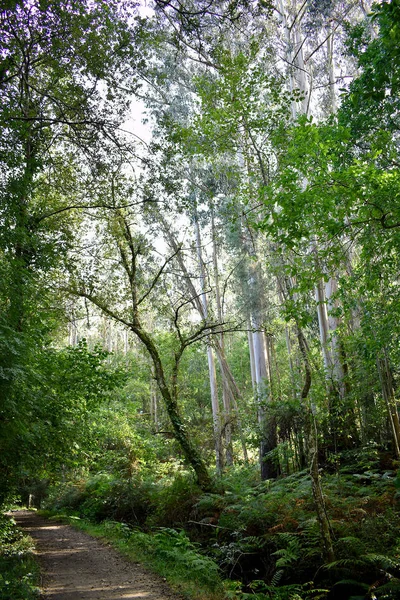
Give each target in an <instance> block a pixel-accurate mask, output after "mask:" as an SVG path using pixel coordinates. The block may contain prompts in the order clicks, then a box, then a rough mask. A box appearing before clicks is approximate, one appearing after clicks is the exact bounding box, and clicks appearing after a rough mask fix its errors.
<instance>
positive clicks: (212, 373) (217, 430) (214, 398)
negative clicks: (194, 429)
mask: <svg viewBox="0 0 400 600" xmlns="http://www.w3.org/2000/svg"><path fill="white" fill-rule="evenodd" d="M194 229H195V236H196V250H197V257H198V261H199V272H200V291H201V293H200V300H201V303H202V306H203V315H204V320H206V319H207V317H208V299H207V294H206V272H205V268H204V261H203V252H202V244H201V234H200V226H199V221H198V217H197V213H195V215H194ZM207 360H208V372H209V378H210V392H211V408H212V416H213V427H214V445H215V459H216V469H217V473H221V472H222V469H223V454H222V439H221V437H222V436H221V414H220V409H219V401H218V387H217V374H216V370H215V361H214V353H213V349H212V343H211V335H210V336H209V338H208V344H207Z"/></svg>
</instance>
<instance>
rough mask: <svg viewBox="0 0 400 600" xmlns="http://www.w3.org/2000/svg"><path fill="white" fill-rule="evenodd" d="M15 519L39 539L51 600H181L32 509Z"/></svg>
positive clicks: (149, 576) (137, 569) (134, 567)
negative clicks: (127, 599) (130, 599)
mask: <svg viewBox="0 0 400 600" xmlns="http://www.w3.org/2000/svg"><path fill="white" fill-rule="evenodd" d="M12 516H13V517H14V519H15V520H16V522H17V523H18V525H19V526H20V527H21V528H23V529H24V530H25V531H26V532H27V533H28V534H29V535H30V536H31V537H32V538H33V539H34V541H35V545H36V554H37V556H38V559H39V563H40V565H41V568H42V575H43V584H42V588H43V598H44V599H46V600H47V599H48V600H117V599H123V598H135V600H140V599H141V598H143V599H145V600H179V597H178V596H177V595H175V594H173V593H172V592H171V590H170V589H169V588H168V587H167V585H166V584H165V583H164V581H163V580H162V579H161V578H159V577H157V576H156V575H152V574H150V573H149V572H147V571H145V569H144V568H143V567H142V566H141V565H138V564H136V563H133V562H129V561H128V560H126V559H125V558H123V557H122V556H121V555H120V554H118V553H117V552H116V551H115V550H113V549H112V548H110V547H109V546H107V545H105V544H103V543H101V542H99V541H98V540H96V539H94V538H92V537H90V536H89V535H87V534H85V533H82V532H81V531H77V530H75V529H73V528H72V527H69V526H68V525H63V524H60V523H56V522H54V521H49V520H47V519H44V518H43V517H40V516H38V515H37V514H35V513H34V512H31V511H27V510H25V511H16V512H13V514H12Z"/></svg>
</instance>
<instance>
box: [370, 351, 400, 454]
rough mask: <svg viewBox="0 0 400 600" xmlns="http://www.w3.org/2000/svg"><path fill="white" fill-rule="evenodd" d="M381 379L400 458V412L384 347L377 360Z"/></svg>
mask: <svg viewBox="0 0 400 600" xmlns="http://www.w3.org/2000/svg"><path fill="white" fill-rule="evenodd" d="M376 362H377V367H378V373H379V380H380V383H381V389H382V396H383V399H384V400H385V403H386V407H387V411H388V417H389V421H390V426H391V430H392V434H393V444H394V449H395V453H396V457H397V458H400V421H399V413H398V409H397V404H396V400H395V397H394V390H393V379H392V372H391V368H390V364H389V360H388V356H387V351H386V349H384V352H383V356H380V357H378V358H377V360H376Z"/></svg>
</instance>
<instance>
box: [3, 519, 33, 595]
mask: <svg viewBox="0 0 400 600" xmlns="http://www.w3.org/2000/svg"><path fill="white" fill-rule="evenodd" d="M32 551H33V544H32V540H31V539H30V538H29V537H27V536H24V535H23V534H22V532H21V531H19V530H18V529H17V527H16V523H15V521H14V520H13V519H9V518H8V517H6V516H5V515H2V514H0V600H10V599H11V598H12V600H33V599H36V598H38V597H39V589H38V587H37V584H38V581H39V568H38V565H37V563H36V561H35V559H34V557H33V554H32Z"/></svg>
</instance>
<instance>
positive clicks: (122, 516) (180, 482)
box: [53, 457, 400, 600]
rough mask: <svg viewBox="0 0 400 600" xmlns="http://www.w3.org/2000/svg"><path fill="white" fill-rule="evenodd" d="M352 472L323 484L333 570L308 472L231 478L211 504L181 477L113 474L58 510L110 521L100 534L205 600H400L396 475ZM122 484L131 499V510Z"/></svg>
mask: <svg viewBox="0 0 400 600" xmlns="http://www.w3.org/2000/svg"><path fill="white" fill-rule="evenodd" d="M356 458H358V457H356ZM351 466H352V469H349V466H348V464H347V467H345V468H343V470H337V472H335V473H327V472H322V474H321V482H322V488H323V494H324V500H325V506H326V511H327V516H328V518H329V524H330V529H331V535H332V540H333V547H334V553H335V560H334V561H333V562H331V563H330V564H326V561H325V560H324V556H323V543H322V539H321V534H320V527H319V524H318V520H317V517H316V512H315V507H314V502H313V497H312V489H311V480H310V476H309V474H308V472H307V471H304V472H301V473H296V474H294V475H291V476H288V477H285V478H281V479H278V480H276V481H267V482H260V481H259V479H258V477H257V474H256V471H255V470H254V469H252V468H251V467H237V468H232V469H231V470H229V471H228V472H227V473H226V474H225V475H224V477H223V478H222V480H220V481H219V484H218V488H217V489H216V491H214V493H209V494H203V493H202V492H201V490H199V488H198V487H197V486H196V485H195V483H194V482H193V480H192V478H191V477H190V476H189V475H185V474H182V473H181V474H180V475H179V476H178V477H176V478H175V479H172V478H171V479H166V478H164V479H159V480H158V481H151V480H149V479H147V480H143V479H142V480H140V479H137V480H136V481H135V482H134V481H132V480H131V481H129V482H125V483H124V482H119V483H118V484H116V483H115V481H114V480H113V478H112V477H111V476H110V475H107V476H106V477H102V478H101V477H100V480H101V485H100V484H99V476H96V477H97V480H96V479H95V478H93V480H89V481H88V482H80V483H79V484H75V487H73V486H72V487H70V488H69V491H68V489H67V491H66V490H65V489H64V491H63V493H61V494H58V496H57V494H55V493H53V505H54V506H56V508H57V509H58V510H60V509H61V510H63V511H67V512H68V511H69V513H70V514H71V513H72V514H75V515H76V516H77V517H85V518H87V517H89V518H91V519H94V520H95V521H100V520H101V519H102V518H103V519H104V518H106V521H104V522H103V524H102V525H101V526H100V529H99V532H100V535H105V536H107V537H108V538H110V537H111V538H113V540H114V543H115V544H116V545H118V547H120V548H121V549H122V550H123V551H124V552H126V553H128V554H130V555H132V556H133V557H134V558H135V559H137V560H140V561H142V562H143V561H145V562H146V564H149V565H150V566H151V567H152V568H153V569H155V570H156V571H157V572H159V573H160V574H161V575H162V576H163V577H166V578H167V579H168V580H169V581H170V582H172V584H173V585H175V586H176V585H178V582H179V581H181V582H182V581H183V582H186V583H187V585H188V588H187V589H188V590H189V591H188V593H189V594H190V593H192V594H194V595H196V593H197V594H198V596H197V597H206V596H207V595H208V596H209V597H218V596H220V595H221V596H222V595H223V594H224V595H225V597H227V598H229V599H230V598H232V599H233V598H236V599H237V600H250V597H251V599H252V600H267V599H269V598H272V599H274V600H309V599H311V600H349V599H350V598H352V599H354V598H357V599H358V600H362V599H365V600H366V599H371V598H376V599H378V600H396V599H397V598H399V600H400V520H399V514H398V513H399V500H398V497H397V494H396V485H397V479H396V474H395V472H394V471H387V472H385V471H380V470H379V466H377V465H374V464H370V463H368V467H369V470H364V469H365V465H364V464H362V465H361V464H360V466H359V467H357V464H356V465H354V464H352V465H351ZM353 469H354V470H357V472H350V471H352V470H353ZM124 486H126V489H128V490H129V494H130V495H129V494H128V495H127V496H126V497H124V498H123V501H121V494H122V493H121V490H122V489H123V488H124ZM398 488H399V489H400V480H399V484H398ZM71 490H72V491H71ZM114 490H119V494H120V495H119V496H118V497H117V496H116V495H115V494H114V495H113V491H114ZM122 495H123V494H122ZM128 498H129V499H130V502H131V504H130V507H131V508H129V509H126V507H127V505H128V502H127V499H128ZM54 499H56V501H55V502H54ZM71 499H72V500H71ZM141 502H145V503H146V504H145V506H143V507H141ZM88 507H90V510H88ZM132 507H134V510H133V509H132ZM107 508H108V513H107ZM76 520H77V519H76ZM77 522H78V523H80V521H79V520H77ZM80 526H83V525H82V524H81V525H80ZM84 527H89V525H84ZM90 527H92V526H90ZM221 578H222V579H224V591H222V584H221ZM186 583H184V585H186ZM179 585H180V586H181V584H179ZM180 589H182V586H181V587H180Z"/></svg>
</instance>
